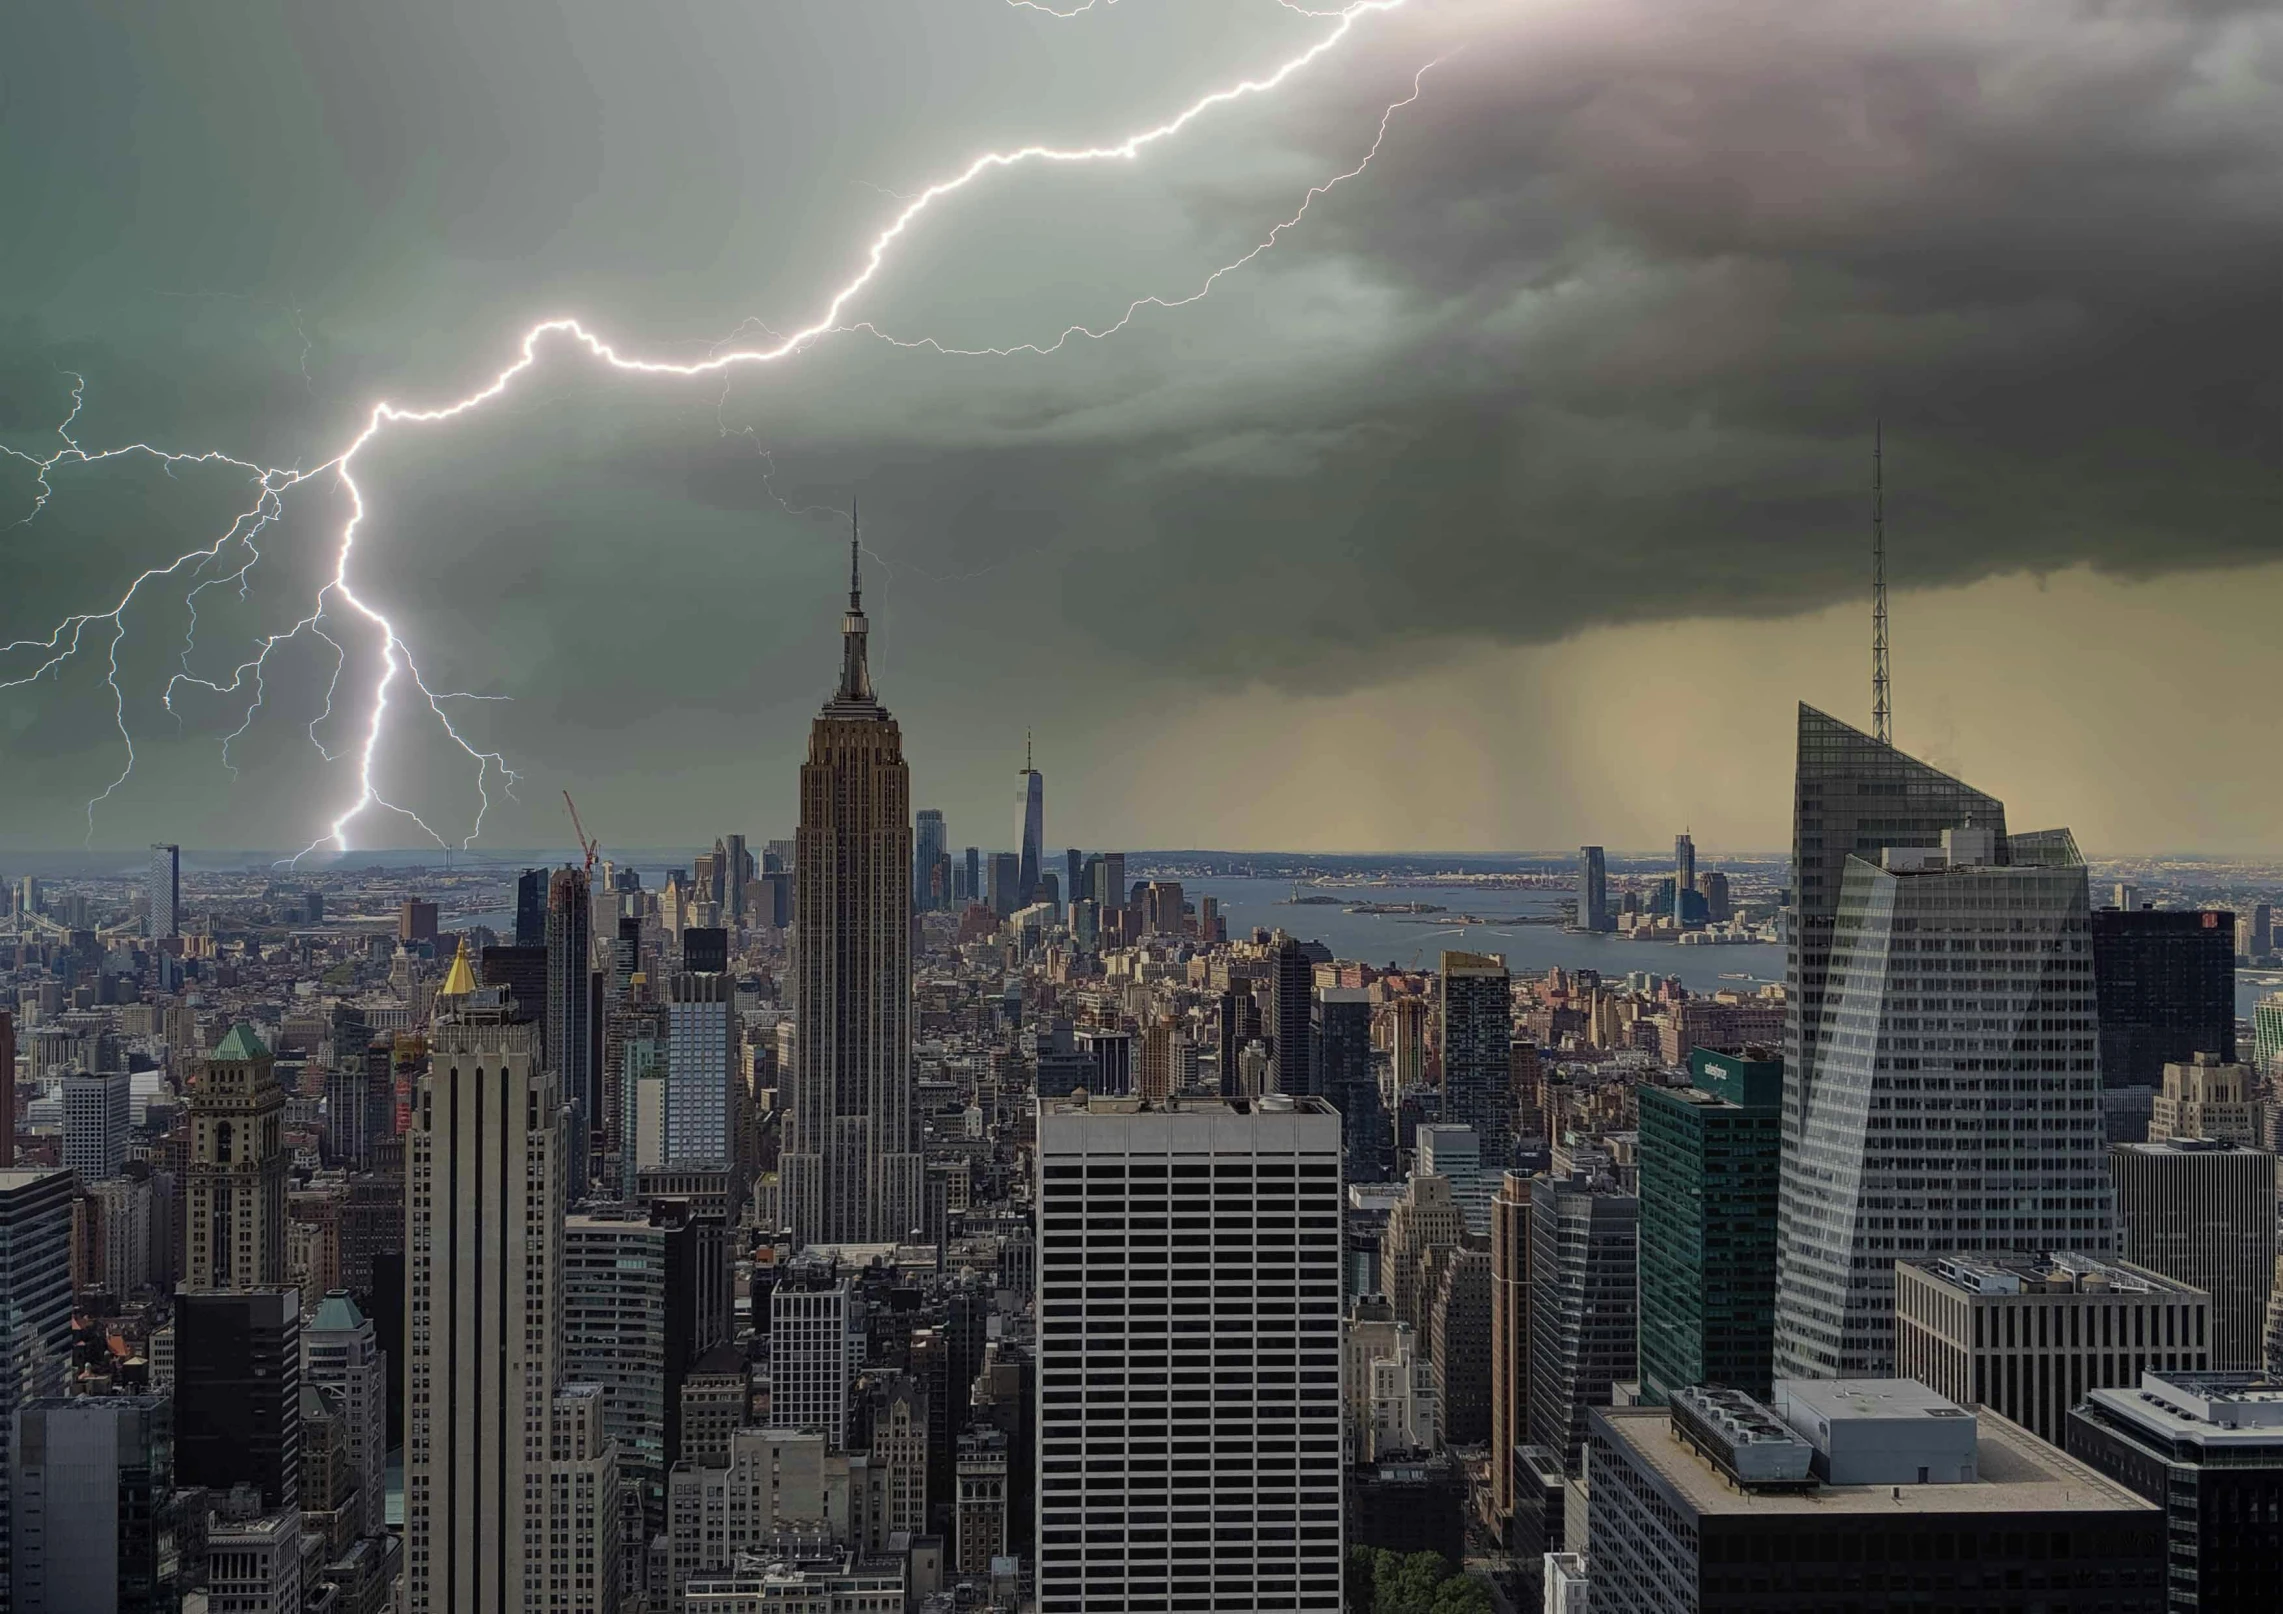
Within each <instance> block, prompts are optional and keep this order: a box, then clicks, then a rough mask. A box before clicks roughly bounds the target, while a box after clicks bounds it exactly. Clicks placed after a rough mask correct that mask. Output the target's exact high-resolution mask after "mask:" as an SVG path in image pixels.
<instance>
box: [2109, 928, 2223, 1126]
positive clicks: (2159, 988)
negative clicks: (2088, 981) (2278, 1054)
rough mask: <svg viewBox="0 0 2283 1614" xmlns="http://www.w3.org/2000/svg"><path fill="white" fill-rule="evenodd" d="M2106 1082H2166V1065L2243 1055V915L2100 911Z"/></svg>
mask: <svg viewBox="0 0 2283 1614" xmlns="http://www.w3.org/2000/svg"><path fill="white" fill-rule="evenodd" d="M2092 926H2093V982H2094V989H2095V991H2096V992H2097V994H2098V996H2099V1000H2100V1019H2101V1085H2102V1086H2104V1087H2161V1086H2163V1085H2164V1067H2165V1066H2166V1065H2168V1064H2187V1063H2189V1062H2190V1061H2192V1060H2193V1059H2194V1058H2195V1057H2196V1055H2198V1054H2218V1055H2219V1056H2220V1057H2221V1058H2222V1059H2225V1060H2231V1061H2232V1060H2233V1059H2234V1058H2235V915H2234V914H2232V913H2225V912H2219V911H2215V910H2212V909H2208V908H2207V909H2202V910H2195V909H2191V910H2188V911H2185V912H2173V911H2170V910H2159V909H2155V908H2143V909H2140V910H2138V911H2131V912H2128V911H2127V910H2125V909H2122V908H2102V909H2099V910H2097V911H2095V912H2094V914H2093V916H2092Z"/></svg>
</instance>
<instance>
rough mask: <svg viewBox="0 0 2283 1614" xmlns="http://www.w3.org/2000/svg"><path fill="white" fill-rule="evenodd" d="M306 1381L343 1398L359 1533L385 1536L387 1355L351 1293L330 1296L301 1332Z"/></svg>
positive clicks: (341, 1292) (340, 1292) (386, 1495)
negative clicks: (353, 1474) (354, 1475)
mask: <svg viewBox="0 0 2283 1614" xmlns="http://www.w3.org/2000/svg"><path fill="white" fill-rule="evenodd" d="M301 1382H302V1383H304V1384H312V1385H315V1386H317V1387H318V1388H319V1389H322V1390H330V1391H332V1392H333V1393H334V1394H335V1395H337V1396H339V1397H340V1400H341V1421H342V1423H343V1424H344V1425H346V1426H347V1429H348V1433H349V1463H350V1466H351V1467H353V1468H355V1469H356V1471H357V1518H358V1524H357V1533H358V1534H359V1535H366V1536H377V1535H379V1534H381V1533H382V1532H383V1531H385V1530H386V1529H387V1528H388V1521H387V1517H386V1513H385V1508H386V1504H387V1501H388V1353H387V1352H386V1351H383V1350H382V1349H381V1348H380V1342H379V1340H378V1339H377V1338H375V1336H374V1333H373V1325H372V1320H371V1319H370V1318H368V1317H366V1316H365V1314H364V1313H363V1312H361V1311H359V1310H358V1309H357V1303H356V1302H355V1301H354V1300H352V1299H350V1298H349V1292H348V1291H347V1290H346V1289H334V1290H331V1291H330V1292H328V1293H327V1294H326V1296H325V1298H324V1299H322V1300H320V1301H319V1302H318V1303H317V1311H316V1313H315V1315H313V1316H312V1317H311V1318H310V1320H309V1321H308V1322H307V1323H306V1324H304V1325H303V1327H302V1330H301Z"/></svg>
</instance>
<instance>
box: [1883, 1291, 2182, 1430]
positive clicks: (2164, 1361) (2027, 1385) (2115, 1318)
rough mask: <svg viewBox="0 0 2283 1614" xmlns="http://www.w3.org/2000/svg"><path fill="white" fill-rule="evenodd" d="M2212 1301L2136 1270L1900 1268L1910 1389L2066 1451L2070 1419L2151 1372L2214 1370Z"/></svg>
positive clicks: (1900, 1316)
mask: <svg viewBox="0 0 2283 1614" xmlns="http://www.w3.org/2000/svg"><path fill="white" fill-rule="evenodd" d="M2210 1312H2211V1300H2210V1297H2209V1296H2207V1295H2206V1294H2205V1293H2204V1292H2203V1291H2202V1290H2200V1289H2193V1288H2190V1287H2189V1286H2188V1285H2186V1284H2184V1283H2175V1282H2173V1281H2172V1280H2171V1279H2169V1278H2166V1277H2164V1276H2163V1275H2162V1274H2161V1273H2156V1272H2151V1271H2149V1270H2148V1269H2147V1268H2145V1267H2136V1266H2134V1265H2132V1264H2131V1263H2130V1262H2125V1261H2110V1260H2102V1259H2100V1258H2098V1257H2095V1256H2086V1255H2076V1254H2073V1253H2070V1252H2067V1251H2053V1252H2047V1253H2039V1254H2023V1255H2010V1256H2009V1255H1986V1256H1963V1255H1954V1256H1936V1257H1919V1258H1916V1259H1913V1260H1907V1261H1900V1262H1897V1263H1896V1265H1895V1354H1896V1358H1897V1361H1898V1364H1899V1368H1900V1371H1901V1373H1902V1374H1903V1376H1904V1377H1905V1378H1911V1379H1916V1380H1917V1381H1918V1382H1919V1383H1921V1384H1923V1385H1925V1386H1927V1387H1928V1388H1929V1389H1931V1390H1933V1391H1935V1392H1936V1393H1937V1394H1939V1395H1945V1396H1948V1397H1949V1398H1950V1399H1951V1400H1953V1401H1955V1402H1957V1403H1958V1404H1959V1405H1961V1406H1967V1407H1971V1406H1987V1407H1990V1408H1993V1409H1994V1410H1996V1411H1997V1412H1999V1413H2001V1414H2002V1415H2004V1416H2005V1417H2007V1418H2010V1419H2011V1420H2012V1421H2013V1422H2015V1423H2018V1424H2020V1425H2021V1426H2022V1427H2023V1428H2024V1429H2027V1430H2028V1431H2029V1432H2030V1433H2031V1434H2033V1435H2035V1436H2037V1438H2038V1439H2040V1440H2043V1441H2046V1442H2048V1443H2049V1444H2051V1445H2055V1446H2059V1445H2062V1444H2063V1443H2064V1442H2065V1440H2066V1438H2067V1435H2068V1421H2069V1409H2070V1408H2071V1407H2074V1406H2075V1405H2077V1403H2078V1402H2080V1401H2082V1400H2084V1399H2085V1397H2086V1395H2087V1394H2088V1393H2089V1392H2091V1391H2093V1390H2101V1389H2113V1388H2116V1387H2118V1386H2120V1385H2121V1386H2130V1385H2135V1384H2138V1383H2139V1382H2140V1376H2141V1374H2143V1373H2145V1372H2172V1371H2177V1370H2183V1369H2185V1370H2191V1371H2196V1372H2201V1371H2203V1370H2204V1369H2206V1368H2208V1367H2209V1366H2210V1365H2211V1348H2212V1340H2211V1317H2210Z"/></svg>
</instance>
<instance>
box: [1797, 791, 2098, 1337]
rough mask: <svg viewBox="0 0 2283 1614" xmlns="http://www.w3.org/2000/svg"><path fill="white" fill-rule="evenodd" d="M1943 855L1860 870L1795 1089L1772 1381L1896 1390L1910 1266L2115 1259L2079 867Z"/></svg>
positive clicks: (1954, 834) (1958, 834) (1966, 853)
mask: <svg viewBox="0 0 2283 1614" xmlns="http://www.w3.org/2000/svg"><path fill="white" fill-rule="evenodd" d="M1941 842H1942V844H1941V846H1940V847H1939V848H1935V849H1927V848H1924V847H1902V846H1896V847H1889V848H1885V849H1883V850H1882V851H1880V852H1879V853H1877V854H1876V855H1877V857H1878V861H1877V862H1873V861H1871V860H1870V859H1869V858H1867V857H1850V858H1849V859H1848V860H1847V862H1846V866H1845V871H1846V886H1845V889H1844V891H1843V893H1842V894H1841V898H1840V901H1839V904H1838V906H1837V909H1836V911H1835V914H1834V916H1833V922H1832V925H1831V927H1830V929H1829V932H1828V934H1829V938H1830V945H1829V947H1828V949H1827V953H1826V961H1825V969H1824V975H1825V984H1824V987H1823V989H1822V991H1821V992H1819V993H1818V994H1817V1002H1818V1005H1819V1009H1820V1019H1819V1021H1818V1023H1817V1025H1816V1030H1815V1037H1814V1040H1813V1045H1812V1049H1811V1057H1812V1061H1813V1079H1812V1082H1811V1083H1810V1084H1808V1085H1807V1086H1806V1087H1805V1088H1798V1087H1795V1085H1794V1084H1793V1082H1792V1081H1791V1077H1790V1074H1789V1067H1788V1063H1787V1068H1786V1077H1785V1104H1786V1108H1785V1114H1784V1173H1783V1184H1782V1194H1781V1201H1780V1205H1779V1208H1778V1259H1779V1267H1778V1273H1777V1289H1776V1329H1775V1358H1776V1365H1775V1371H1776V1374H1777V1376H1778V1377H1786V1378H1836V1377H1879V1376H1883V1375H1885V1374H1888V1373H1890V1372H1892V1371H1893V1365H1894V1349H1895V1345H1894V1263H1895V1262H1896V1261H1897V1260H1898V1259H1901V1258H1903V1257H1908V1256H1915V1255H1928V1254H1937V1253H1943V1252H1950V1251H1957V1252H1963V1253H1967V1254H1972V1253H1976V1252H1979V1251H1987V1250H2012V1249H2058V1248H2073V1249H2081V1250H2084V1251H2086V1252H2087V1253H2089V1254H2095V1255H2098V1254H2104V1253H2107V1252H2109V1251H2111V1250H2113V1248H2114V1238H2115V1234H2114V1203H2113V1196H2112V1193H2111V1189H2110V1185H2109V1175H2108V1172H2107V1171H2106V1170H2105V1169H2104V1166H2105V1161H2104V1159H2103V1145H2104V1131H2103V1123H2102V1108H2101V1085H2100V1069H2099V1063H2100V1061H2099V1056H2098V1051H2097V1048H2098V1045H2097V1039H2096V1036H2095V1020H2096V1016H2095V1008H2094V999H2093V969H2092V956H2091V951H2090V945H2089V943H2088V941H2087V938H2086V934H2085V920H2086V907H2085V903H2086V882H2085V868H2084V863H2083V860H2082V859H2081V858H2080V857H2079V856H2078V854H2077V850H2076V846H2075V843H2074V842H2073V841H2071V840H2070V838H2069V835H2068V832H2067V831H2065V830H2061V831H2052V832H2050V833H2047V834H2042V835H2035V836H2022V835H2017V836H2014V837H2012V838H2011V839H2010V840H2000V839H1999V838H1998V837H1997V836H1996V834H1995V833H1994V832H1993V831H1991V830H1989V829H1986V828H1983V827H1981V826H1979V825H1976V826H1974V827H1970V828H1961V829H1950V830H1945V831H1943V832H1942V834H1941ZM1795 1096H1796V1097H1798V1098H1799V1100H1800V1104H1799V1107H1798V1108H1797V1110H1796V1111H1795V1110H1794V1109H1793V1107H1792V1099H1793V1098H1794V1097H1795Z"/></svg>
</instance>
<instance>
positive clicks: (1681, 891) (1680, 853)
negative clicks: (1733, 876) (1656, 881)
mask: <svg viewBox="0 0 2283 1614" xmlns="http://www.w3.org/2000/svg"><path fill="white" fill-rule="evenodd" d="M1695 890H1696V841H1695V840H1694V839H1693V838H1692V837H1691V836H1689V835H1687V834H1685V833H1684V834H1680V835H1676V836H1674V837H1673V917H1674V918H1675V919H1683V918H1685V917H1686V915H1685V914H1684V913H1683V912H1682V908H1683V905H1684V903H1685V901H1686V894H1687V893H1690V892H1693V891H1695Z"/></svg>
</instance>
